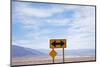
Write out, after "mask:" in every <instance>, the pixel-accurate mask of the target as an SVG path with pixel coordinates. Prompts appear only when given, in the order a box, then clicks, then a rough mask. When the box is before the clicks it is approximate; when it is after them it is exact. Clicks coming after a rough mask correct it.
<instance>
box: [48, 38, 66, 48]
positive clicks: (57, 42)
mask: <svg viewBox="0 0 100 67" xmlns="http://www.w3.org/2000/svg"><path fill="white" fill-rule="evenodd" d="M50 48H66V39H51V40H50Z"/></svg>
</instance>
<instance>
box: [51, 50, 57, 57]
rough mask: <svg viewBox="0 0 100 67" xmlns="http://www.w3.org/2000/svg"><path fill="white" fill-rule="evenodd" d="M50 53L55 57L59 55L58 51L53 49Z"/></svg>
mask: <svg viewBox="0 0 100 67" xmlns="http://www.w3.org/2000/svg"><path fill="white" fill-rule="evenodd" d="M49 55H50V56H51V57H52V58H53V59H54V58H55V56H56V55H57V52H56V51H55V50H52V51H51V52H50V53H49Z"/></svg>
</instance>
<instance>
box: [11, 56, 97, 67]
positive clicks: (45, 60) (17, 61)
mask: <svg viewBox="0 0 100 67" xmlns="http://www.w3.org/2000/svg"><path fill="white" fill-rule="evenodd" d="M64 59H65V61H64V62H66V63H69V62H80V61H95V60H96V59H95V56H65V58H64ZM62 61H63V60H62V56H57V57H56V58H55V60H54V63H62ZM11 63H12V66H14V65H30V64H33V65H34V64H51V63H53V62H52V58H51V57H50V56H41V57H21V58H12V60H11Z"/></svg>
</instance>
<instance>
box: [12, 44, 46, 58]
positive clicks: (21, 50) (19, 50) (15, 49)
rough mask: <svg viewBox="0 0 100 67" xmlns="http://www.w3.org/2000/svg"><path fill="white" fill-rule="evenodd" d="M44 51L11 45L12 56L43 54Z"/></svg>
mask: <svg viewBox="0 0 100 67" xmlns="http://www.w3.org/2000/svg"><path fill="white" fill-rule="evenodd" d="M43 55H45V53H43V52H40V51H37V50H35V49H30V48H25V47H20V46H16V45H12V57H27V56H28V57H29V56H43Z"/></svg>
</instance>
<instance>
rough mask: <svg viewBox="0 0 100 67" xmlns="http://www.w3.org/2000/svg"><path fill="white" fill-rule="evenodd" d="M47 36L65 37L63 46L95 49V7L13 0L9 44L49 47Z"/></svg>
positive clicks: (36, 47)
mask: <svg viewBox="0 0 100 67" xmlns="http://www.w3.org/2000/svg"><path fill="white" fill-rule="evenodd" d="M50 39H66V40H67V48H65V49H95V7H94V6H79V5H68V4H66V5H65V4H53V3H52V4H50V3H49V4H47V3H32V2H17V1H13V3H12V44H13V45H17V46H22V47H27V48H32V49H50V48H49V46H50V42H49V41H50Z"/></svg>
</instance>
